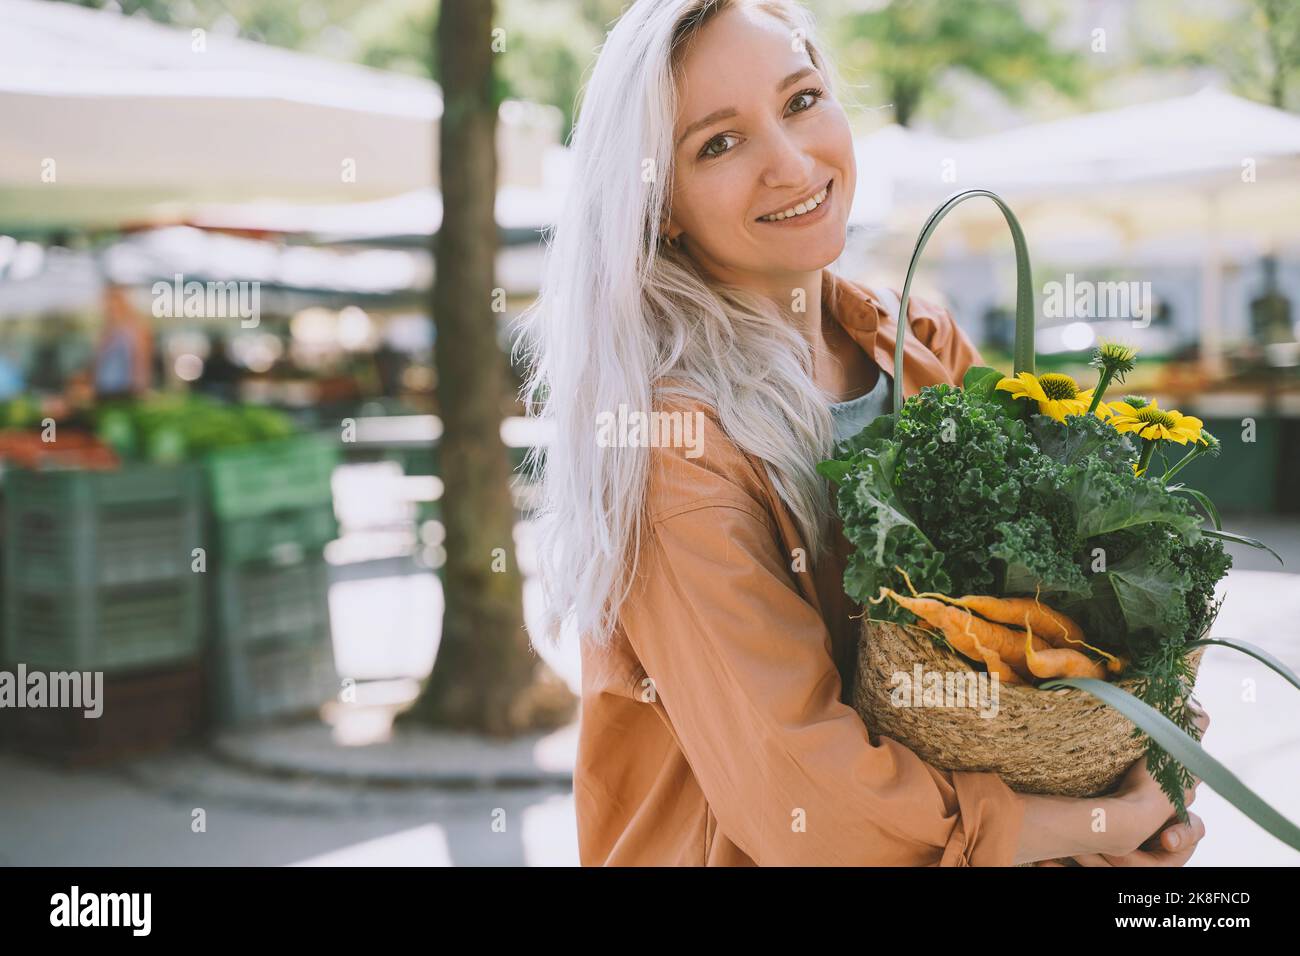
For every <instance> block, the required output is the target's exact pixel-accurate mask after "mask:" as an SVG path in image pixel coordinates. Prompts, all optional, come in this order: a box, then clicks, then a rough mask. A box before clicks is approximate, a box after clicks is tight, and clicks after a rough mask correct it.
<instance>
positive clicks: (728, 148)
mask: <svg viewBox="0 0 1300 956" xmlns="http://www.w3.org/2000/svg"><path fill="white" fill-rule="evenodd" d="M801 47H802V44H800V43H797V42H796V41H795V38H794V36H793V34H792V31H791V29H790V28H789V27H788V26H786V25H785V24H784V23H781V22H780V21H779V20H777V19H775V18H774V17H772V16H770V15H768V14H765V13H763V12H761V11H757V10H751V9H748V8H746V7H733V8H731V9H729V10H727V11H725V12H724V13H721V14H719V15H718V16H717V17H715V18H714V19H713V20H712V21H710V22H709V23H708V24H707V25H706V26H705V27H704V28H703V29H702V30H701V31H700V32H699V34H698V35H697V36H696V38H695V40H694V42H692V43H691V44H690V45H689V47H688V48H687V49H686V51H685V56H684V57H683V59H682V61H681V71H680V79H679V81H678V88H677V91H678V103H679V112H678V116H677V122H676V126H675V129H674V132H673V138H674V143H675V144H676V145H675V148H674V152H673V162H674V177H673V190H672V207H671V219H670V221H669V224H668V230H667V231H668V234H669V235H670V236H677V235H679V234H684V237H685V246H686V248H687V250H688V251H689V252H690V253H691V255H692V256H693V257H694V258H695V259H696V261H697V262H699V263H700V265H702V266H703V267H704V268H706V269H707V270H708V271H709V272H710V273H711V274H712V275H714V276H715V277H716V278H718V279H720V280H722V281H725V282H730V283H733V284H736V285H741V286H750V287H760V288H761V287H768V286H771V285H772V283H773V282H777V283H780V282H781V280H782V279H783V278H790V277H793V276H795V275H797V274H803V275H806V274H807V273H809V272H812V271H817V270H820V269H821V268H823V267H824V266H826V265H828V264H830V263H831V262H834V261H835V259H836V258H838V257H839V255H840V252H841V251H842V250H843V248H844V241H845V233H846V229H847V225H848V212H849V206H850V204H851V201H852V198H853V191H854V187H855V185H856V181H857V169H856V166H855V163H854V159H853V137H852V134H851V132H850V130H849V124H848V118H847V117H846V116H845V115H844V110H843V109H842V108H841V107H840V105H839V103H838V102H837V101H835V100H833V99H831V98H830V97H829V96H828V95H827V93H826V92H825V91H826V83H825V80H824V79H823V77H822V74H821V71H820V70H818V69H817V68H816V67H814V66H813V64H812V60H811V58H810V57H809V55H808V53H807V51H806V50H805V49H801ZM817 197H821V203H820V205H817V206H816V207H815V208H812V206H811V203H810V202H809V200H812V201H815V200H816V198H817ZM801 203H802V204H804V209H805V210H806V211H805V212H804V213H803V214H795V213H797V207H798V206H799V204H801ZM787 210H788V212H787ZM781 213H786V216H785V217H784V218H780V214H781ZM770 214H776V215H775V216H773V215H770Z"/></svg>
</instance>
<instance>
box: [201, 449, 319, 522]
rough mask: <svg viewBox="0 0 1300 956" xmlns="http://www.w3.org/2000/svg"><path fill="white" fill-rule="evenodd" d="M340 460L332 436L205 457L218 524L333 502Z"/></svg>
mask: <svg viewBox="0 0 1300 956" xmlns="http://www.w3.org/2000/svg"><path fill="white" fill-rule="evenodd" d="M340 460H341V453H340V449H339V443H338V440H337V439H336V438H334V437H333V436H328V435H299V436H296V437H294V438H285V439H282V440H280V441H273V442H261V443H258V444H256V445H241V446H237V447H233V448H225V449H222V450H221V451H217V452H213V453H212V454H211V455H209V456H208V457H207V459H205V466H206V471H207V477H208V492H209V502H210V504H211V508H212V512H213V514H214V515H215V516H216V517H217V518H218V519H220V520H223V521H226V520H231V519H235V518H253V517H257V516H259V515H265V514H270V513H272V512H276V511H285V510H288V509H292V508H303V507H307V506H310V505H319V504H326V503H328V502H330V501H332V500H333V496H332V494H331V492H330V476H331V475H332V474H333V473H334V468H335V466H336V465H338V464H339V462H340Z"/></svg>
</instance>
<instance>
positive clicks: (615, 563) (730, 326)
mask: <svg viewBox="0 0 1300 956" xmlns="http://www.w3.org/2000/svg"><path fill="white" fill-rule="evenodd" d="M739 4H747V5H749V6H752V7H754V8H757V9H761V10H764V11H766V12H768V13H770V14H771V15H773V16H775V17H776V18H778V19H779V20H781V21H782V22H784V23H786V24H788V25H789V27H790V28H791V30H792V31H801V32H800V33H799V34H793V33H792V35H797V36H799V37H800V38H801V39H802V40H803V42H804V44H805V49H806V50H807V51H808V53H809V55H810V57H811V58H812V61H813V63H814V64H815V65H816V66H817V67H819V68H820V69H821V71H822V74H823V77H824V78H825V80H826V84H827V87H828V89H829V88H830V85H831V81H832V70H831V68H830V64H829V63H827V62H826V61H825V59H824V58H823V56H822V53H821V51H820V48H819V47H818V45H817V43H816V40H815V38H814V29H813V27H814V24H813V21H812V17H811V15H810V14H809V13H808V12H807V11H806V10H805V9H804V8H803V7H801V6H799V5H798V4H797V3H794V2H789V0H638V2H636V3H634V4H633V5H632V6H631V7H630V8H629V9H628V10H627V11H626V12H625V13H624V14H623V16H622V17H621V18H620V19H619V21H618V23H617V24H616V25H615V27H614V29H613V30H612V31H611V32H610V33H609V35H608V37H607V39H606V42H605V44H604V45H603V47H602V48H601V51H600V54H599V56H598V58H597V60H596V64H595V67H594V69H593V70H592V72H591V75H590V77H589V79H588V81H587V84H586V86H585V88H584V92H583V99H582V104H581V109H580V112H579V118H578V121H577V123H576V126H575V129H574V133H573V136H572V138H571V142H570V145H571V147H572V150H573V154H574V171H573V177H572V182H571V186H570V191H569V194H568V196H567V200H566V205H565V207H564V208H563V210H562V212H561V214H560V216H559V219H558V221H557V223H556V225H555V227H554V229H553V230H552V231H551V232H550V234H549V235H548V236H547V250H546V264H545V269H544V274H543V280H542V288H541V293H540V296H539V297H538V299H537V300H536V301H535V302H534V303H533V304H532V305H531V306H529V308H528V309H526V310H525V311H524V313H523V314H522V315H521V316H520V317H519V318H518V319H517V320H516V326H517V331H519V332H520V333H521V334H520V335H519V337H518V339H517V344H516V347H515V349H516V353H520V352H522V353H523V357H524V358H525V359H526V364H527V366H528V368H529V371H528V374H527V379H526V381H525V383H524V387H523V390H522V392H521V399H522V400H523V402H524V404H525V407H526V408H527V410H528V413H529V414H530V415H532V416H536V417H538V418H540V419H542V420H543V421H544V422H545V423H546V424H547V426H548V428H547V430H548V432H549V434H550V436H551V437H550V443H549V447H548V448H547V449H546V450H545V453H544V454H545V460H544V462H542V461H541V460H540V458H539V457H538V453H537V451H536V450H535V451H534V452H533V453H531V457H532V460H531V462H530V464H531V465H533V466H535V467H538V468H540V470H541V478H540V484H541V487H540V502H539V505H538V507H537V510H536V512H535V514H534V517H535V520H536V539H535V540H536V562H537V573H538V575H539V577H540V579H541V584H542V589H543V594H544V598H545V612H544V613H545V619H544V631H543V635H542V636H544V638H545V639H546V640H549V641H552V642H554V641H556V640H558V638H559V635H560V633H561V628H562V626H563V625H564V623H565V622H566V621H571V622H572V626H574V627H576V630H577V632H578V634H579V635H580V638H581V640H582V641H584V642H594V643H596V644H598V645H604V644H606V643H607V642H608V641H609V639H610V637H611V635H612V634H613V632H614V628H615V626H616V624H617V618H618V609H619V606H620V605H621V603H622V602H623V600H624V598H625V597H626V595H627V593H628V591H629V590H630V588H631V585H632V582H633V578H634V575H635V573H636V567H637V560H636V558H637V554H638V552H639V550H640V543H641V536H642V533H643V530H644V527H643V526H644V517H645V516H644V507H645V496H646V486H647V477H648V470H649V461H650V458H649V449H647V448H644V447H640V448H608V447H599V446H598V444H597V441H596V434H597V427H596V422H597V416H598V415H599V414H600V412H602V411H608V412H612V411H614V410H616V409H617V408H618V406H619V405H620V404H626V405H627V406H628V408H630V409H641V410H646V411H649V410H651V409H652V408H653V407H655V400H656V399H659V398H663V397H667V396H669V395H671V396H674V397H678V398H686V399H697V400H700V401H702V402H704V403H705V404H706V405H707V406H708V407H710V408H711V409H713V410H714V411H715V413H716V415H717V418H718V421H719V423H720V424H721V426H722V428H723V430H724V431H725V432H726V434H727V436H728V438H729V439H730V440H731V441H732V442H734V444H735V445H736V446H737V447H738V448H740V449H741V450H742V451H744V452H746V453H748V454H750V455H752V456H754V457H755V458H756V459H757V460H758V461H760V462H761V463H762V466H763V467H764V468H765V470H766V472H767V474H768V476H769V478H770V480H771V482H772V484H773V486H774V487H775V488H776V490H777V492H778V493H779V495H780V497H781V499H782V501H783V502H784V503H785V505H786V506H787V507H788V509H789V511H790V513H791V515H792V516H793V518H794V520H795V522H796V524H797V526H798V528H799V530H800V533H801V536H802V538H803V540H804V543H805V544H806V545H807V546H808V550H809V559H810V561H811V562H813V563H815V562H816V561H817V560H818V558H819V557H820V556H822V554H823V552H824V549H825V547H826V545H827V543H828V538H829V523H828V517H829V514H830V500H829V499H830V496H829V489H828V486H827V483H826V482H825V480H824V479H822V478H821V477H820V476H819V475H818V474H817V472H816V471H815V469H814V463H815V462H817V461H819V460H820V459H821V458H823V457H826V453H827V452H829V451H830V449H831V447H832V445H833V426H832V423H831V417H830V412H829V409H828V407H827V401H828V395H827V394H826V393H825V392H824V391H823V390H822V389H821V388H819V387H818V386H817V385H816V384H815V383H814V381H813V378H812V355H811V348H810V346H809V345H808V343H807V341H806V340H805V339H804V337H803V336H802V335H801V334H799V332H798V331H797V330H796V328H795V327H794V324H793V322H792V321H791V320H790V317H789V316H788V315H787V314H785V313H784V312H783V311H782V310H781V308H780V307H779V306H778V305H777V304H776V303H775V302H773V301H772V300H771V299H769V298H767V297H765V296H762V295H760V294H758V293H756V292H751V291H749V290H745V289H740V288H736V287H734V286H727V285H721V284H718V283H717V282H715V281H714V280H713V279H711V278H710V277H708V276H707V275H706V274H704V273H703V271H702V270H701V269H700V268H699V267H697V265H696V264H695V262H694V260H693V259H691V257H690V255H689V253H688V252H686V251H683V250H681V249H678V248H675V247H673V246H672V245H670V244H668V243H667V242H666V241H664V240H663V239H662V238H661V235H660V229H661V223H662V221H663V219H664V217H665V216H666V215H667V211H668V203H669V200H670V197H671V195H672V192H671V190H672V182H671V172H672V156H673V128H674V124H675V117H676V109H677V102H676V99H677V97H676V85H675V82H674V78H675V76H676V74H677V70H678V69H679V68H680V52H681V50H682V48H683V45H684V44H685V42H686V41H687V40H688V39H689V38H690V37H691V35H692V34H694V33H695V32H697V31H698V30H700V28H701V27H703V26H704V24H706V23H707V22H709V20H711V19H712V18H713V17H715V16H716V15H717V14H719V13H721V12H722V11H724V10H726V9H728V8H730V7H733V6H736V5H739ZM659 171H662V172H663V173H664V175H659V174H658V173H659ZM668 380H671V382H669V381H668ZM536 639H537V636H536V635H535V637H534V641H535V642H536Z"/></svg>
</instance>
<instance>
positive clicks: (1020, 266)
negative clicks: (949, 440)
mask: <svg viewBox="0 0 1300 956" xmlns="http://www.w3.org/2000/svg"><path fill="white" fill-rule="evenodd" d="M975 196H987V197H988V198H989V199H992V200H993V201H994V202H995V203H997V205H998V208H999V209H1001V210H1002V215H1003V216H1004V217H1006V220H1007V225H1008V226H1009V227H1010V228H1011V241H1012V242H1013V243H1014V244H1015V248H1016V339H1015V349H1014V352H1013V361H1014V372H1013V374H1017V373H1020V372H1032V371H1033V370H1034V286H1033V278H1032V276H1030V274H1029V249H1028V247H1027V246H1026V245H1025V233H1024V231H1023V230H1022V229H1021V228H1020V223H1019V221H1018V220H1017V219H1016V217H1015V214H1014V213H1013V212H1012V211H1011V208H1010V207H1009V206H1008V205H1007V204H1006V203H1005V202H1003V201H1002V197H1001V196H998V195H997V194H996V193H992V192H989V191H988V190H987V189H967V190H965V191H964V192H959V193H954V194H953V195H952V196H949V197H948V198H947V199H945V200H944V202H943V205H941V206H940V207H939V208H938V209H936V210H935V211H934V212H932V213H931V214H930V218H929V219H928V220H926V223H925V228H924V229H922V230H921V235H920V236H919V237H917V240H916V248H914V249H913V250H912V261H911V263H909V264H908V267H907V278H906V279H905V280H904V281H903V294H902V295H901V296H900V297H899V302H898V332H897V334H896V336H895V338H894V375H895V377H896V378H898V379H899V380H900V381H901V374H900V372H899V370H900V369H901V368H902V367H903V336H905V335H906V334H907V300H908V296H909V295H911V292H912V276H913V275H914V274H915V272H916V266H917V263H919V262H920V261H921V253H922V251H924V249H925V244H926V243H927V242H929V241H930V235H931V234H932V233H933V232H934V230H935V228H936V227H937V226H938V225H939V223H940V222H942V221H943V217H944V216H946V215H948V213H950V212H951V211H952V210H953V209H954V208H955V207H956V206H958V205H959V204H961V203H963V202H965V201H966V200H967V199H971V198H974V197H975ZM902 408H903V389H902V387H901V385H900V386H896V387H895V388H894V413H895V414H897V413H898V412H900V411H901V410H902Z"/></svg>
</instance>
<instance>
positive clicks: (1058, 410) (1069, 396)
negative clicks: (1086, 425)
mask: <svg viewBox="0 0 1300 956" xmlns="http://www.w3.org/2000/svg"><path fill="white" fill-rule="evenodd" d="M997 389H998V390H999V391H1003V392H1010V393H1011V397H1012V398H1028V399H1031V400H1032V401H1035V402H1037V403H1038V410H1039V411H1040V412H1042V413H1043V414H1044V415H1047V416H1048V417H1050V418H1054V419H1056V420H1057V421H1058V422H1064V421H1065V416H1066V415H1086V414H1087V412H1088V405H1089V404H1090V403H1091V402H1092V389H1088V390H1087V391H1083V392H1081V391H1079V383H1078V382H1076V381H1075V380H1074V379H1072V378H1070V376H1068V375H1062V374H1061V373H1060V372H1048V373H1047V374H1045V375H1034V374H1033V373H1032V372H1021V373H1020V374H1019V375H1017V376H1016V377H1015V378H1004V379H1003V380H1002V381H1000V382H998V384H997ZM1109 413H1110V409H1109V408H1108V407H1107V406H1106V405H1104V404H1102V405H1098V406H1097V409H1096V411H1095V412H1094V413H1093V414H1095V415H1096V416H1097V417H1098V418H1106V417H1107V416H1108V415H1109Z"/></svg>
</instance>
